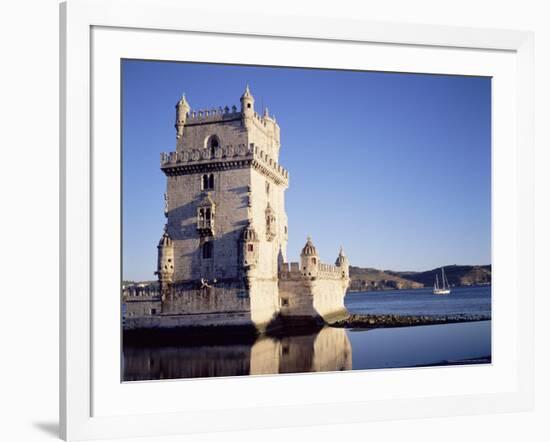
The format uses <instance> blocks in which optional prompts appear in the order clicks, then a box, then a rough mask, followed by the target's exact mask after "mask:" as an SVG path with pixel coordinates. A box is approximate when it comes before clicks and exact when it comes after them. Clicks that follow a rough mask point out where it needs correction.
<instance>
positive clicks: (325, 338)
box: [123, 327, 352, 381]
mask: <svg viewBox="0 0 550 442" xmlns="http://www.w3.org/2000/svg"><path fill="white" fill-rule="evenodd" d="M196 341H200V339H199V338H197V339H196ZM246 341H247V340H246V339H241V341H240V342H228V343H216V341H215V340H213V341H211V342H209V343H200V344H198V343H197V342H193V343H190V342H185V345H172V346H162V347H160V346H143V345H125V346H124V350H123V381H142V380H154V379H179V378H199V377H216V376H243V375H261V374H277V373H305V372H322V371H341V370H351V369H352V357H351V345H350V342H349V339H348V337H347V334H346V331H345V330H344V329H340V328H331V327H325V328H323V329H321V330H318V331H315V332H309V333H307V334H300V335H292V336H277V337H267V336H261V337H258V338H256V339H255V340H254V339H249V340H248V341H249V342H246Z"/></svg>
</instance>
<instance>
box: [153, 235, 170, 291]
mask: <svg viewBox="0 0 550 442" xmlns="http://www.w3.org/2000/svg"><path fill="white" fill-rule="evenodd" d="M157 249H158V260H157V271H156V272H155V274H156V275H157V276H158V279H159V284H160V292H161V295H162V297H163V298H165V297H166V295H168V293H169V290H170V286H171V284H172V282H173V278H174V242H173V241H172V238H171V237H170V235H169V234H168V231H167V228H166V226H164V234H163V235H162V237H161V238H160V241H159V243H158V246H157Z"/></svg>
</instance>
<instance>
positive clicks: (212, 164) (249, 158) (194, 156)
mask: <svg viewBox="0 0 550 442" xmlns="http://www.w3.org/2000/svg"><path fill="white" fill-rule="evenodd" d="M249 165H251V166H253V167H255V168H256V169H258V170H259V171H260V172H261V173H263V174H265V175H268V176H270V177H271V178H273V179H274V180H275V182H277V183H280V184H283V185H285V186H288V171H287V170H286V169H285V168H284V167H282V166H281V165H280V164H279V163H277V161H275V160H274V159H273V158H271V157H270V156H269V155H267V153H265V152H264V151H263V150H262V149H261V148H260V147H258V146H253V145H250V146H247V145H245V144H239V145H228V146H223V147H216V148H214V149H208V148H199V149H187V150H185V151H183V152H162V153H161V154H160V168H161V170H162V171H163V172H164V173H165V174H166V175H181V174H190V173H198V172H203V171H211V170H223V169H231V168H239V167H246V166H249Z"/></svg>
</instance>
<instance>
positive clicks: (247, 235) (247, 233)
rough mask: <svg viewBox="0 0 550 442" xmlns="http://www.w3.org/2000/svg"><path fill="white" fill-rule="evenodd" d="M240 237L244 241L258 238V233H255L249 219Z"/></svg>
mask: <svg viewBox="0 0 550 442" xmlns="http://www.w3.org/2000/svg"><path fill="white" fill-rule="evenodd" d="M242 239H243V241H246V242H250V241H257V240H258V234H257V233H256V229H254V226H253V225H252V221H249V222H248V225H247V226H246V227H245V228H244V230H243V235H242Z"/></svg>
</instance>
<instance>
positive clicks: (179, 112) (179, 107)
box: [175, 94, 191, 139]
mask: <svg viewBox="0 0 550 442" xmlns="http://www.w3.org/2000/svg"><path fill="white" fill-rule="evenodd" d="M190 110H191V107H190V106H189V103H187V100H186V99H185V94H183V95H182V96H181V98H180V101H178V104H176V124H175V128H176V138H177V139H180V138H181V137H182V136H183V127H184V126H185V122H186V120H187V114H188V113H189V111H190Z"/></svg>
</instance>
